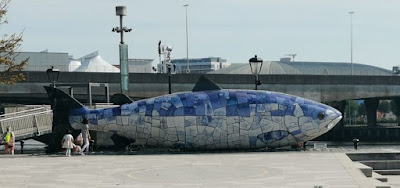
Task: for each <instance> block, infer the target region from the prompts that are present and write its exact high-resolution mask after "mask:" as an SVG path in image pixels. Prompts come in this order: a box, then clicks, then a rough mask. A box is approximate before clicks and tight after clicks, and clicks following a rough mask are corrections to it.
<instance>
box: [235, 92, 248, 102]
mask: <svg viewBox="0 0 400 188" xmlns="http://www.w3.org/2000/svg"><path fill="white" fill-rule="evenodd" d="M236 98H237V101H238V104H243V103H248V101H247V93H243V92H236Z"/></svg>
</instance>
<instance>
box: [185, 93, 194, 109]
mask: <svg viewBox="0 0 400 188" xmlns="http://www.w3.org/2000/svg"><path fill="white" fill-rule="evenodd" d="M185 96H186V103H187V106H188V107H191V106H194V96H193V93H187V94H186V95H185ZM185 107H186V106H185Z"/></svg>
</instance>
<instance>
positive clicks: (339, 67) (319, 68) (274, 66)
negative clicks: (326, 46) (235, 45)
mask: <svg viewBox="0 0 400 188" xmlns="http://www.w3.org/2000/svg"><path fill="white" fill-rule="evenodd" d="M350 66H351V64H350V63H347V62H306V61H264V63H263V65H262V69H261V72H260V75H262V74H267V75H268V74H305V75H351V68H350ZM353 66H354V73H353V74H354V75H375V76H377V75H380V76H390V75H393V73H392V71H390V70H386V69H383V68H380V67H375V66H371V65H364V64H359V63H354V64H353ZM208 74H252V72H251V69H250V66H249V64H248V63H242V64H232V66H230V67H227V68H223V69H220V70H216V71H212V72H209V73H208Z"/></svg>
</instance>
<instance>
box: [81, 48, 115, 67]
mask: <svg viewBox="0 0 400 188" xmlns="http://www.w3.org/2000/svg"><path fill="white" fill-rule="evenodd" d="M78 61H80V62H81V63H82V65H81V66H79V67H78V68H77V69H75V70H74V72H120V71H119V69H118V68H117V67H114V66H113V65H111V64H110V63H108V62H107V61H105V60H104V59H103V58H102V57H100V55H99V52H98V51H96V52H93V53H91V54H88V55H86V56H83V57H81V58H79V59H78Z"/></svg>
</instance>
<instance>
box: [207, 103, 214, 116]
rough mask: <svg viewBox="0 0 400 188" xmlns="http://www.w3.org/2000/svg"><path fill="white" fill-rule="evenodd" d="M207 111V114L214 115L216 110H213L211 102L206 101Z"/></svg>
mask: <svg viewBox="0 0 400 188" xmlns="http://www.w3.org/2000/svg"><path fill="white" fill-rule="evenodd" d="M205 108H206V109H205V113H206V115H208V116H209V115H211V116H212V115H214V110H213V108H212V106H211V103H210V102H207V103H205Z"/></svg>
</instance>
